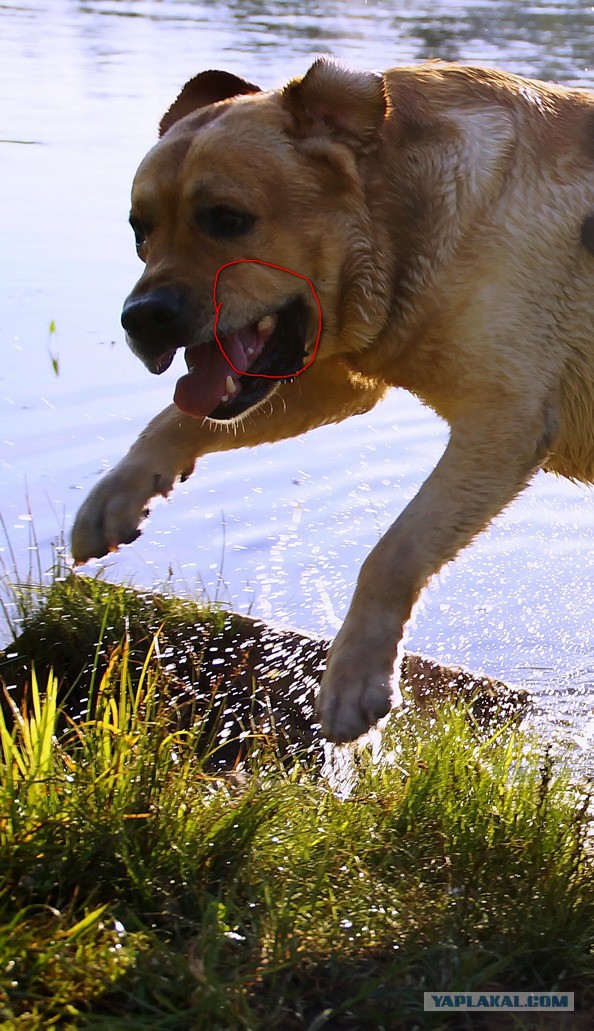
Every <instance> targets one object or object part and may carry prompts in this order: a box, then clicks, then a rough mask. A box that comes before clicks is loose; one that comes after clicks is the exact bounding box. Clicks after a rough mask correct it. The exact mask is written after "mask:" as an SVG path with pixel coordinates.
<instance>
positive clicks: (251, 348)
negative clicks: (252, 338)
mask: <svg viewBox="0 0 594 1031" xmlns="http://www.w3.org/2000/svg"><path fill="white" fill-rule="evenodd" d="M253 353H254V348H253V347H248V348H247V350H246V352H245V356H246V358H251V357H252V355H253Z"/></svg>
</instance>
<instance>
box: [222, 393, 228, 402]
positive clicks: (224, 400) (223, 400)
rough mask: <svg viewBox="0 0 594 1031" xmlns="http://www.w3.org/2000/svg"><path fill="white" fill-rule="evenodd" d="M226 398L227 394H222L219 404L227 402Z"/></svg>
mask: <svg viewBox="0 0 594 1031" xmlns="http://www.w3.org/2000/svg"><path fill="white" fill-rule="evenodd" d="M228 400H229V397H228V395H227V394H223V396H222V398H221V404H227V401H228Z"/></svg>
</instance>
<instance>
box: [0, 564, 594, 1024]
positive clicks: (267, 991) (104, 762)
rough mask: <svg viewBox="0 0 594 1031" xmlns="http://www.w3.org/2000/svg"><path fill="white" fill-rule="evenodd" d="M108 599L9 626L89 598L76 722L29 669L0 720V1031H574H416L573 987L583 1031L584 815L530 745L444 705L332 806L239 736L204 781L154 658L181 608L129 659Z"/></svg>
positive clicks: (129, 601) (586, 973)
mask: <svg viewBox="0 0 594 1031" xmlns="http://www.w3.org/2000/svg"><path fill="white" fill-rule="evenodd" d="M77 591H80V592H81V593H80V594H77ZM111 591H112V593H110V594H109V595H106V593H105V585H103V586H99V585H95V587H89V585H85V586H83V587H80V585H79V587H76V585H74V584H73V583H71V582H66V583H63V584H61V585H58V586H57V587H56V588H55V590H54V594H53V595H52V594H51V592H50V594H49V596H46V597H45V598H44V606H45V608H44V609H43V612H42V616H43V618H42V621H41V623H40V622H39V619H40V616H39V614H38V615H37V616H35V617H33V616H32V615H30V619H37V620H38V622H37V623H36V624H35V626H36V627H37V633H39V627H40V626H41V625H43V626H45V627H46V628H51V627H53V634H54V636H53V637H51V635H50V636H48V637H47V639H46V642H45V647H49V646H50V639H51V640H52V641H53V642H54V644H56V642H57V641H59V640H60V635H59V632H58V630H59V627H60V626H61V627H62V629H63V631H64V628H66V630H65V633H66V635H67V638H68V634H70V633H71V629H70V628H73V627H76V626H77V625H78V624H77V621H76V619H74V616H73V610H74V608H75V606H76V604H80V606H81V607H82V608H84V611H85V613H86V615H85V619H84V620H83V624H84V625H85V626H86V625H87V623H86V622H85V621H86V620H87V617H88V611H89V602H88V598H89V596H90V597H92V599H94V601H93V605H92V606H90V607H91V609H92V611H93V617H92V620H91V621H90V622H93V620H94V621H95V622H94V625H93V628H92V632H91V631H90V629H89V634H88V638H87V639H85V641H84V644H83V647H82V653H84V655H85V656H87V658H86V659H85V661H86V663H87V666H86V668H85V670H84V671H83V675H82V678H79V683H82V682H83V681H84V682H85V691H86V693H87V696H88V701H87V703H86V715H85V713H82V714H81V713H79V712H78V711H76V712H75V717H76V718H73V716H72V714H71V712H72V710H71V709H70V710H69V708H68V701H69V697H68V695H64V683H63V682H60V681H59V680H58V678H57V677H56V676H55V675H53V674H52V673H51V672H47V671H46V670H44V672H43V675H42V674H41V672H39V675H36V674H35V672H34V671H33V672H30V673H29V675H28V682H29V692H28V697H27V706H26V708H24V709H23V711H22V712H20V713H15V709H14V704H13V703H6V704H5V707H4V710H3V712H4V715H3V717H2V720H1V721H0V767H1V778H0V784H1V787H0V1027H3V1028H11V1029H12V1028H14V1029H21V1028H22V1029H36V1028H53V1027H56V1028H58V1027H59V1028H60V1029H70V1028H89V1029H91V1028H92V1029H103V1031H117V1029H120V1028H121V1029H123V1031H124V1029H125V1031H141V1029H142V1031H144V1029H149V1028H150V1029H162V1031H188V1029H196V1031H201V1029H205V1031H207V1029H208V1031H210V1029H276V1028H278V1029H280V1028H282V1029H283V1031H291V1029H308V1031H320V1029H343V1028H344V1029H347V1031H351V1029H352V1031H355V1029H364V1028H376V1029H377V1028H386V1029H389V1031H399V1029H407V1031H412V1029H414V1028H421V1027H423V1028H424V1027H429V1028H442V1027H443V1028H446V1027H455V1028H463V1027H466V1026H467V1027H469V1028H481V1027H485V1028H487V1027H491V1026H497V1027H498V1028H500V1027H501V1028H502V1027H518V1028H519V1027H526V1028H537V1027H541V1026H542V1027H547V1028H550V1027H555V1028H558V1027H564V1026H566V1027H567V1028H570V1027H571V1028H575V1027H579V1026H580V1024H579V1020H580V1017H579V1014H576V1015H575V1016H573V1015H570V1017H569V1019H570V1020H571V1022H570V1023H568V1024H566V1025H565V1024H563V1023H562V1022H561V1023H559V1020H560V1019H561V1018H558V1017H555V1018H552V1017H551V1016H550V1015H548V1014H547V1015H545V1017H544V1018H543V1023H542V1024H539V1023H538V1022H537V1021H536V1020H535V1018H532V1023H530V1022H529V1021H528V1022H527V1021H522V1020H519V1019H518V1020H516V1021H515V1023H514V1022H511V1018H509V1019H510V1022H509V1023H506V1022H505V1020H506V1018H499V1019H498V1022H497V1024H496V1025H493V1024H488V1023H487V1022H483V1023H481V1020H480V1019H479V1018H478V1017H477V1016H475V1015H472V1016H470V1017H469V1022H468V1024H465V1023H464V1017H463V1015H462V1014H458V1015H457V1016H455V1017H452V1018H451V1020H450V1019H449V1018H448V1017H444V1016H441V1015H439V1014H437V1015H435V1016H434V1015H431V1016H430V1015H428V1014H427V1015H423V1012H422V992H423V991H430V990H435V991H440V990H447V991H471V990H475V991H485V990H492V991H503V990H506V989H507V990H513V989H516V990H529V991H545V992H549V991H556V990H569V991H571V990H573V991H575V992H576V1004H577V1005H578V1006H579V1007H580V1010H581V1011H582V1013H583V1014H584V1020H585V1021H586V1022H585V1023H584V1024H583V1025H581V1026H584V1027H587V1026H588V1023H587V1021H588V1020H589V1014H590V1013H591V1012H592V1011H593V1010H594V955H593V951H592V943H593V941H594V876H593V874H594V860H593V855H592V848H591V840H590V836H589V835H590V819H589V808H588V806H589V799H588V797H587V795H586V794H585V793H584V792H583V791H582V790H581V788H580V786H579V785H576V784H574V783H572V781H571V779H570V778H569V776H568V774H567V773H566V772H565V771H564V770H563V769H561V768H558V766H557V765H556V764H555V763H554V761H553V760H552V758H551V756H550V754H549V753H548V751H547V749H546V748H542V747H540V746H539V745H538V743H537V742H533V741H531V740H530V739H529V738H528V737H527V736H526V734H525V733H523V732H521V731H520V730H519V729H518V728H517V727H512V726H511V725H500V726H498V727H496V728H491V731H486V730H484V729H482V730H481V729H480V728H479V727H477V726H476V725H475V724H474V723H473V721H472V720H469V719H468V714H467V712H466V711H465V710H464V709H463V708H462V707H458V708H455V707H452V706H445V707H444V708H443V710H442V711H441V712H440V714H439V716H438V717H437V718H434V719H432V721H431V722H428V721H427V720H423V719H420V718H419V717H416V716H415V714H414V713H412V712H409V711H405V712H404V713H403V714H400V715H397V716H396V715H395V716H394V717H393V718H392V720H391V723H390V724H389V726H388V728H387V730H386V733H385V735H384V741H383V744H382V749H381V754H380V755H379V756H371V755H370V754H368V753H367V752H362V753H360V754H358V755H357V756H353V757H352V758H351V760H350V769H349V774H348V790H341V784H340V781H338V783H337V781H336V776H334V777H330V776H329V775H328V776H326V775H324V771H322V772H321V770H320V763H319V762H314V761H312V756H311V750H305V751H303V750H301V751H300V750H299V748H298V747H295V748H293V750H289V751H287V750H286V749H285V750H282V749H279V747H278V740H277V737H275V735H273V734H271V733H269V732H264V731H262V730H261V729H259V728H258V725H256V724H252V731H251V734H248V733H247V732H246V731H242V732H241V733H242V734H243V739H244V745H245V747H244V751H243V753H242V757H241V763H239V762H238V761H237V760H236V762H235V767H234V768H233V769H231V768H230V766H229V764H228V763H227V764H226V767H225V769H224V770H223V769H222V770H217V769H216V764H214V765H213V763H212V762H211V755H210V751H209V750H210V749H211V748H216V747H218V746H217V744H216V741H215V739H214V738H213V737H212V735H211V736H210V737H208V736H207V737H206V738H205V728H204V718H203V717H199V718H197V719H196V720H194V721H192V720H185V721H182V722H180V721H176V720H172V718H171V691H170V690H169V686H170V677H171V674H170V672H168V671H167V669H166V668H164V667H165V666H167V664H168V663H167V662H163V659H162V658H161V659H159V657H158V654H157V653H158V652H159V650H160V651H161V653H162V651H163V649H162V645H161V644H159V641H160V634H162V633H165V632H169V633H170V634H172V635H173V634H174V629H175V627H176V625H178V626H179V624H176V620H178V619H180V618H182V616H183V619H185V618H186V617H187V616H188V613H187V611H186V610H185V609H183V606H182V607H181V608H180V605H181V603H178V602H176V601H175V600H174V599H172V600H171V601H170V602H169V601H163V605H164V606H167V605H169V606H170V607H169V608H168V609H167V611H166V612H165V611H164V610H162V611H160V612H156V613H155V614H154V619H155V622H156V624H157V625H156V630H155V632H154V633H153V634H152V636H151V635H148V636H147V633H146V627H145V628H144V631H143V633H144V639H145V643H146V647H145V648H144V651H143V652H142V653H141V652H140V651H139V650H138V648H137V644H136V642H135V640H134V639H133V635H132V633H131V630H130V627H131V626H132V625H133V624H134V621H135V619H136V615H135V609H134V606H135V604H137V603H136V602H135V600H134V596H133V595H132V594H131V593H130V592H125V591H123V590H121V589H111ZM85 592H87V593H86V594H85ZM102 592H103V593H102ZM85 597H86V599H87V600H86V602H85ZM48 598H49V610H48V608H47V606H48ZM101 599H103V601H101ZM106 599H107V600H106ZM95 602H96V604H95ZM101 605H102V606H103V609H101ZM52 606H53V608H52ZM60 606H61V608H60ZM118 606H119V608H118ZM182 609H183V612H182ZM143 611H144V610H143ZM184 612H185V615H183V613H184ZM180 613H181V616H180ZM137 615H138V613H137ZM210 618H211V620H212V621H213V626H215V628H216V627H217V626H218V627H219V630H220V619H221V616H220V614H218V613H215V614H214V615H211V617H210ZM81 619H82V616H81ZM217 621H219V623H217ZM166 624H167V626H169V630H168V631H167V630H166ZM122 626H123V627H124V632H123V633H121V628H122ZM109 627H111V628H112V630H111V631H110V630H109ZM160 628H161V629H160ZM25 632H26V631H25ZM217 632H218V631H217ZM72 633H74V631H72ZM47 634H48V635H49V629H47ZM110 634H112V638H111V639H110V640H109V641H107V639H108V638H109V635H110ZM118 634H120V635H121V636H120V637H119V640H117V641H115V636H116V635H118ZM149 638H150V639H149ZM172 639H173V638H172ZM68 641H69V644H68V647H66V646H64V645H63V644H62V646H61V647H63V648H64V650H65V651H66V652H67V653H68V654H70V655H71V657H72V656H74V655H76V657H77V658H80V655H81V649H79V647H78V645H79V644H80V641H78V640H76V639H75V636H73V637H72V639H70V638H68ZM106 642H107V643H106ZM21 644H22V642H21ZM17 651H18V649H17ZM54 651H55V653H56V656H57V657H58V658H60V656H59V655H58V651H57V650H56V649H54ZM89 652H90V654H91V658H90V659H89V658H88V655H89ZM24 653H25V649H24V645H22V648H21V651H20V652H19V653H18V656H17V659H16V660H15V659H14V658H13V659H12V660H11V661H12V663H13V664H14V662H15V661H16V662H22V663H23V664H24V663H25V658H24ZM62 657H63V656H62ZM60 661H61V659H60ZM75 665H76V663H75V660H74V658H73V659H72V663H71V666H70V667H68V669H69V670H70V672H69V673H68V675H69V676H70V675H71V673H72V669H71V667H72V668H74V666H75ZM13 668H14V666H13V667H11V669H13ZM78 672H79V673H80V670H78ZM64 675H65V674H64ZM70 697H71V696H70ZM79 700H80V699H79ZM76 708H78V705H77V707H76ZM217 719H219V720H222V721H224V720H225V713H224V711H223V710H219V711H218V714H217ZM327 772H328V771H326V773H327ZM343 787H344V785H343ZM516 1016H517V1017H519V1016H520V1015H519V1014H518V1015H516ZM551 1020H555V1021H557V1022H556V1023H554V1024H552V1023H551Z"/></svg>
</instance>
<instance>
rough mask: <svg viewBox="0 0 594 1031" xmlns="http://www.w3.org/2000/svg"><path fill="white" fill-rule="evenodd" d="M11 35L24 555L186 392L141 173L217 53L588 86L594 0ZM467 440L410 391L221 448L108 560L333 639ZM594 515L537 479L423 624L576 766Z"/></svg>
mask: <svg viewBox="0 0 594 1031" xmlns="http://www.w3.org/2000/svg"><path fill="white" fill-rule="evenodd" d="M0 46H1V58H2V59H1V61H0V140H1V141H2V142H0V169H1V172H0V174H1V176H2V185H3V190H2V196H3V210H2V216H1V221H0V284H1V285H0V296H1V298H2V301H1V307H0V334H1V342H0V345H1V354H2V361H1V363H0V512H1V513H2V516H3V518H4V520H5V522H6V525H7V527H8V532H9V536H10V540H11V543H12V546H13V549H14V551H15V553H16V557H17V563H18V565H19V568H20V569H21V571H22V572H25V571H26V569H27V568H28V565H29V561H30V559H31V556H32V552H31V538H30V533H31V521H30V518H29V510H30V512H31V513H32V515H33V521H34V526H35V530H36V534H37V538H38V541H39V549H40V551H39V558H40V562H41V566H42V568H47V567H48V566H49V565H50V562H51V546H52V541H54V540H55V539H56V538H57V537H58V536H59V534H60V532H61V530H62V529H64V528H65V529H66V530H67V531H68V530H69V527H70V526H71V523H72V518H73V515H74V513H75V512H76V509H77V507H78V505H79V504H80V502H81V500H82V498H83V496H84V494H86V493H87V492H88V490H89V489H90V488H91V486H92V485H93V484H94V483H95V482H96V479H97V477H98V475H99V474H100V472H101V471H102V470H103V469H106V468H109V467H110V466H111V465H112V464H114V463H115V462H116V461H117V460H118V459H119V458H120V457H121V455H122V454H123V453H124V451H125V450H126V449H127V447H128V446H129V444H130V443H131V442H132V441H133V439H134V438H135V437H136V435H137V433H138V432H139V430H140V429H141V428H142V427H143V425H144V424H145V423H146V422H147V421H148V419H149V418H150V417H151V416H152V415H154V414H155V413H156V412H157V411H158V410H159V409H160V408H162V407H164V406H165V405H166V404H167V403H168V402H169V400H170V398H171V394H172V390H173V384H174V382H175V379H176V376H177V373H176V371H175V369H172V370H171V371H170V372H169V373H168V374H166V375H165V376H164V377H161V378H160V379H154V378H152V377H151V376H149V375H148V374H147V373H146V371H145V370H144V369H143V368H142V366H141V365H140V363H139V362H138V361H137V360H136V359H135V358H133V356H132V355H131V354H129V353H128V350H127V348H126V345H125V343H124V341H123V335H122V331H121V329H120V326H119V311H120V307H121V301H122V298H123V297H124V296H125V294H126V293H127V292H128V290H129V288H130V286H131V285H132V283H133V282H134V281H135V279H136V278H137V276H138V274H139V266H138V263H137V259H136V258H135V256H134V253H133V247H132V239H131V233H130V230H129V228H128V226H127V214H128V203H129V187H130V182H131V178H132V175H133V173H134V170H135V168H136V165H137V163H138V161H139V159H140V157H141V156H142V155H143V154H144V152H145V151H146V150H147V149H148V148H149V147H150V146H151V145H152V143H153V142H154V140H155V138H156V125H157V123H158V121H159V118H160V116H161V114H162V113H163V111H164V110H165V109H166V108H167V107H168V106H169V104H170V103H171V101H172V100H173V98H174V97H175V95H176V93H177V92H178V90H179V88H180V87H181V85H183V83H184V82H185V81H186V79H187V78H189V77H190V76H192V75H193V74H195V73H196V72H197V71H199V70H201V69H203V68H206V67H221V68H226V69H228V70H229V71H233V72H236V73H238V74H240V75H243V76H245V77H246V78H248V79H251V80H252V81H256V82H259V83H260V84H261V85H262V86H263V87H271V86H276V85H279V84H280V83H282V82H284V81H286V79H287V78H288V77H290V76H291V75H293V74H299V73H301V72H303V71H304V69H305V68H306V67H307V66H308V64H309V63H310V61H311V60H312V59H313V58H314V57H315V56H316V55H318V54H320V53H326V52H332V53H334V54H336V55H338V56H339V57H342V58H344V59H345V60H346V61H347V62H348V63H350V64H351V65H354V66H358V67H373V68H385V67H388V66H390V65H392V64H398V63H403V62H410V61H415V60H418V59H421V58H426V57H431V56H439V57H445V58H456V59H460V60H464V61H468V62H472V61H477V62H483V63H488V64H493V65H498V66H501V67H504V68H507V69H509V70H511V71H516V72H520V73H523V74H527V75H534V76H540V77H543V78H551V79H556V80H558V81H562V82H565V83H568V84H576V85H582V86H587V85H592V84H593V82H594V9H593V8H592V6H591V5H590V4H589V3H584V2H579V0H575V2H573V3H570V2H557V3H552V2H547V3H541V4H534V5H532V4H530V3H522V4H519V3H515V2H507V3H505V2H498V0H483V2H480V0H474V2H473V0H458V2H448V3H446V2H443V3H440V2H431V0H414V2H412V0H410V2H400V3H396V2H388V0H384V2H379V3H378V2H374V3H373V4H366V3H364V2H362V0H352V2H349V0H334V2H329V3H325V4H323V5H320V4H319V3H313V2H301V3H299V4H297V3H295V4H292V3H286V2H281V0H277V2H266V3H261V2H258V0H235V2H229V3H221V2H219V0H216V2H198V3H193V2H188V0H185V2H184V0H179V2H176V0H89V2H87V3H77V2H74V0H36V2H35V0H14V2H13V3H12V4H9V5H5V4H0ZM52 322H53V323H55V327H56V332H55V333H54V332H50V325H51V324H52ZM54 365H56V366H57V370H58V375H56V372H55V371H54ZM445 440H446V433H445V428H444V426H443V425H442V424H440V423H439V421H438V420H437V419H436V418H435V417H434V416H433V415H432V414H431V413H429V412H427V411H426V410H424V409H422V408H421V407H420V406H419V405H418V404H417V403H416V402H415V401H413V400H412V399H411V398H409V397H408V396H407V395H405V394H403V393H402V394H400V393H394V394H393V395H392V396H391V397H390V398H389V399H388V401H386V402H385V403H384V404H382V405H381V406H380V407H379V408H378V409H377V410H376V411H375V412H373V413H372V414H371V415H368V416H361V417H358V418H357V419H354V420H352V421H351V422H350V423H348V424H345V425H343V426H340V427H335V428H331V429H324V430H319V431H316V432H315V433H313V434H310V435H309V436H308V437H307V438H305V439H298V440H295V441H290V442H286V443H281V444H276V445H274V446H273V447H272V446H263V447H261V448H259V449H257V450H254V451H252V452H249V453H247V452H237V453H236V454H228V455H218V456H214V457H211V458H209V459H206V460H203V461H202V462H201V463H200V465H199V468H198V470H197V473H196V475H195V476H194V477H193V478H192V479H191V480H190V481H188V483H186V484H185V485H183V486H181V487H179V488H178V490H177V492H176V495H175V497H174V498H173V500H172V501H170V502H168V503H167V504H163V505H161V506H159V507H158V508H157V510H156V511H155V513H154V515H153V518H152V520H151V522H150V524H149V526H148V527H147V530H146V533H145V535H144V536H143V537H142V538H141V539H140V541H138V542H137V543H136V544H135V545H133V546H131V547H129V548H126V549H124V550H123V551H122V553H121V554H120V555H117V556H112V557H110V558H109V560H107V561H106V562H104V563H103V566H105V567H107V570H108V575H109V576H112V577H114V578H117V579H121V580H126V581H128V582H132V583H135V584H142V585H147V586H149V585H153V584H155V583H157V584H159V583H164V582H172V583H173V585H174V586H175V588H176V589H178V590H186V591H194V590H195V589H196V585H197V584H198V585H203V586H204V588H205V589H206V590H207V592H208V593H209V595H210V596H211V597H212V596H215V595H217V594H218V596H219V597H223V598H225V599H226V600H227V601H229V602H230V604H231V605H233V607H234V608H236V609H240V610H242V611H251V612H252V613H255V614H258V615H261V616H263V617H265V618H267V619H270V620H272V621H274V622H276V623H279V624H282V625H286V626H296V627H300V628H303V629H306V630H310V631H313V632H315V633H320V634H325V635H331V634H333V633H334V632H335V630H336V628H337V626H338V625H339V624H340V621H341V619H342V617H343V616H344V613H345V611H346V607H347V604H348V600H349V597H350V595H351V593H352V589H353V584H354V581H355V579H356V576H357V571H358V569H359V566H360V564H361V562H362V560H363V558H364V556H365V555H366V554H367V553H368V551H369V549H370V548H371V547H372V545H373V544H374V543H375V541H376V540H377V539H378V537H379V535H380V534H381V532H382V531H383V530H384V529H385V528H386V527H387V526H388V525H389V524H390V523H391V522H392V521H393V519H394V518H395V517H396V516H397V514H398V512H399V511H400V510H401V509H402V508H403V507H404V505H405V504H406V502H407V501H408V500H409V499H410V498H411V497H412V496H413V495H414V493H415V492H416V490H417V489H418V487H419V485H420V484H421V482H422V481H423V479H424V478H425V476H426V475H427V473H428V472H429V470H430V469H431V468H432V466H433V465H434V464H435V462H436V461H437V459H438V457H439V455H440V454H441V452H442V450H443V447H444V444H445ZM593 525H594V495H593V493H592V491H590V490H587V489H584V488H580V487H577V486H574V485H571V484H569V483H566V482H564V481H559V480H556V479H555V478H553V477H548V476H545V475H544V474H543V475H541V476H539V477H537V480H536V482H535V484H534V485H533V486H532V487H531V488H530V490H528V491H527V492H526V493H525V494H524V496H523V497H522V498H521V499H519V500H518V501H516V502H515V504H514V505H513V506H512V507H511V508H510V509H509V510H508V511H507V512H506V513H505V514H504V515H503V516H501V517H500V518H499V519H498V520H497V521H496V522H495V524H494V525H493V527H492V528H491V529H490V531H489V532H488V533H486V534H484V535H483V536H482V537H481V538H480V539H479V541H477V542H476V543H475V544H474V545H473V546H472V548H470V549H468V550H467V551H466V552H465V553H464V554H463V555H462V556H460V557H459V558H458V560H457V561H456V562H455V563H454V564H453V565H452V566H451V567H450V568H449V569H448V571H447V572H446V573H445V574H444V575H443V576H442V577H440V578H438V579H437V580H436V581H435V582H434V583H433V584H432V585H431V586H430V587H429V589H428V590H427V592H426V593H425V595H424V598H423V601H422V604H421V605H420V607H419V609H418V611H417V613H416V616H415V620H414V622H413V625H412V627H411V629H410V631H409V635H408V642H407V643H408V646H409V647H410V648H414V649H418V650H420V651H423V652H424V653H426V654H430V655H432V656H434V657H436V658H437V659H439V660H441V661H450V662H455V663H463V664H466V665H468V666H471V667H474V668H476V669H482V670H484V671H486V672H488V673H491V674H494V675H496V676H502V677H504V678H507V679H508V680H510V681H513V682H515V683H524V684H528V685H529V686H531V687H532V688H533V689H534V690H535V691H537V692H538V694H539V696H540V697H541V700H542V702H543V706H544V709H545V711H546V712H547V713H548V715H549V716H550V717H551V718H552V719H554V721H555V724H556V726H557V727H558V728H559V727H566V728H567V734H568V737H569V738H570V739H571V742H572V746H573V747H574V748H575V750H576V752H575V754H576V762H580V755H581V749H585V748H586V747H587V746H588V745H589V743H590V742H591V740H592V738H593V737H594V714H593V711H592V703H593V697H594V696H593V689H594V643H593V640H592V633H591V624H592V613H593V611H594V587H593V584H594V576H593V573H594V554H593V549H592V546H591V545H592V527H593ZM4 558H5V559H6V561H7V562H9V559H8V555H7V553H6V551H5V553H4ZM36 558H37V556H35V560H36ZM9 564H10V562H9Z"/></svg>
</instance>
